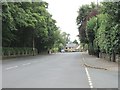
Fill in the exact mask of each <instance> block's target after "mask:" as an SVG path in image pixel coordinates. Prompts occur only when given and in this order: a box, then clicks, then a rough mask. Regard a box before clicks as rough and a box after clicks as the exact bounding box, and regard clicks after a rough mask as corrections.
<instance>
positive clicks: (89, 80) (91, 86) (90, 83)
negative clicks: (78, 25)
mask: <svg viewBox="0 0 120 90" xmlns="http://www.w3.org/2000/svg"><path fill="white" fill-rule="evenodd" d="M85 71H86V74H87V77H88V82H89V85H90V88H93V84H92V80H91V78H90V74H89V72H88V69H87V68H86V67H85Z"/></svg>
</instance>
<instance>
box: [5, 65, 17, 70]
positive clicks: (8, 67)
mask: <svg viewBox="0 0 120 90" xmlns="http://www.w3.org/2000/svg"><path fill="white" fill-rule="evenodd" d="M17 67H18V66H13V67H8V68H6V70H9V69H13V68H17Z"/></svg>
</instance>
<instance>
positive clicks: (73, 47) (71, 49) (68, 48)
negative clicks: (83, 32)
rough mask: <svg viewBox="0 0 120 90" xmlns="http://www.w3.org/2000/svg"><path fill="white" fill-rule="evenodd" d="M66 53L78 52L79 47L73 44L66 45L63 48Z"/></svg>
mask: <svg viewBox="0 0 120 90" xmlns="http://www.w3.org/2000/svg"><path fill="white" fill-rule="evenodd" d="M65 51H66V52H76V51H79V45H77V44H75V43H68V44H67V45H66V47H65Z"/></svg>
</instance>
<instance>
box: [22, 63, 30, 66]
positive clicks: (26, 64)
mask: <svg viewBox="0 0 120 90" xmlns="http://www.w3.org/2000/svg"><path fill="white" fill-rule="evenodd" d="M29 64H31V63H25V64H22V65H23V66H25V65H29Z"/></svg>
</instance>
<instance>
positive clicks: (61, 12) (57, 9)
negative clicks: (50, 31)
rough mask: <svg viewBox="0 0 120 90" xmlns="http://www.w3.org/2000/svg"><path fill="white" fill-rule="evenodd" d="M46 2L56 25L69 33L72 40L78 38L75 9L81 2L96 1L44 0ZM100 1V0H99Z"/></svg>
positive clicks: (89, 0) (76, 9) (90, 0)
mask: <svg viewBox="0 0 120 90" xmlns="http://www.w3.org/2000/svg"><path fill="white" fill-rule="evenodd" d="M44 1H46V2H48V4H49V6H48V11H49V12H50V13H51V14H52V15H53V19H55V20H56V21H57V26H58V27H60V29H61V30H62V31H63V32H67V33H69V34H70V39H71V40H72V41H73V40H75V39H78V37H77V35H78V29H77V25H76V17H77V15H78V13H77V11H78V9H79V7H80V6H82V5H83V4H90V3H91V2H95V3H96V2H97V0H44ZM99 1H100V0H99Z"/></svg>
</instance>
